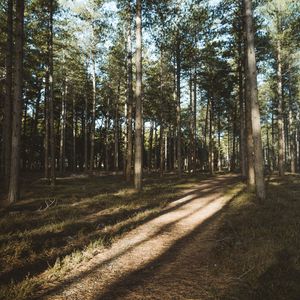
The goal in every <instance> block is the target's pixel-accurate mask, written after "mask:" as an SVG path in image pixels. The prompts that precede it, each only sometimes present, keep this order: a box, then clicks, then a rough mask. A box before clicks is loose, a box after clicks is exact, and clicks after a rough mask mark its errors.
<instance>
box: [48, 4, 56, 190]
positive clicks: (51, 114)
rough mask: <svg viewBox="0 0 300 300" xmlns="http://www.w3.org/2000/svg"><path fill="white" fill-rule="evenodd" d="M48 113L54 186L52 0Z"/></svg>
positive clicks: (51, 176)
mask: <svg viewBox="0 0 300 300" xmlns="http://www.w3.org/2000/svg"><path fill="white" fill-rule="evenodd" d="M48 55H49V114H50V157H51V162H50V164H51V169H50V180H51V186H55V146H56V142H55V140H56V139H55V128H54V84H53V0H50V1H49V41H48Z"/></svg>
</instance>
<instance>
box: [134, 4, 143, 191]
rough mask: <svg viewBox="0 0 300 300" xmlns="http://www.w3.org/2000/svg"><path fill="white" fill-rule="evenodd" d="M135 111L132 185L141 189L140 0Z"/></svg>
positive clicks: (137, 25) (137, 10)
mask: <svg viewBox="0 0 300 300" xmlns="http://www.w3.org/2000/svg"><path fill="white" fill-rule="evenodd" d="M135 96H136V112H135V159H134V186H135V189H136V190H138V191H141V190H142V160H143V157H142V156H143V153H142V152H143V145H142V130H143V116H142V1H141V0H137V1H136V91H135Z"/></svg>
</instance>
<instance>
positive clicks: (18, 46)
mask: <svg viewBox="0 0 300 300" xmlns="http://www.w3.org/2000/svg"><path fill="white" fill-rule="evenodd" d="M15 28H16V29H15V30H16V33H15V69H14V71H15V77H14V78H15V80H14V89H13V115H12V145H11V165H10V182H9V191H8V205H10V204H12V203H14V202H16V201H17V200H18V199H19V197H20V182H19V173H20V144H21V143H20V142H21V141H20V139H21V126H22V116H21V114H22V104H23V99H22V87H23V44H24V1H23V0H17V1H16V23H15Z"/></svg>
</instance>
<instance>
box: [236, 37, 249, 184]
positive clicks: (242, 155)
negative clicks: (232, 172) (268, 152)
mask: <svg viewBox="0 0 300 300" xmlns="http://www.w3.org/2000/svg"><path fill="white" fill-rule="evenodd" d="M240 44H241V43H240ZM242 55H243V53H242V47H241V46H239V67H238V74H239V106H240V166H241V173H242V178H243V179H246V177H247V161H246V124H245V102H244V97H243V89H244V87H243V58H242Z"/></svg>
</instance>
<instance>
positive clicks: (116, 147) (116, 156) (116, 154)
mask: <svg viewBox="0 0 300 300" xmlns="http://www.w3.org/2000/svg"><path fill="white" fill-rule="evenodd" d="M120 84H121V83H120V82H119V84H118V96H117V99H116V106H115V122H114V123H115V124H114V125H115V145H114V169H115V171H118V170H119V136H120V134H119V97H120Z"/></svg>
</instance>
